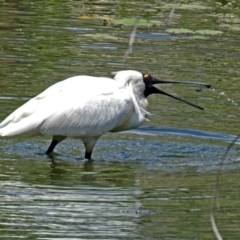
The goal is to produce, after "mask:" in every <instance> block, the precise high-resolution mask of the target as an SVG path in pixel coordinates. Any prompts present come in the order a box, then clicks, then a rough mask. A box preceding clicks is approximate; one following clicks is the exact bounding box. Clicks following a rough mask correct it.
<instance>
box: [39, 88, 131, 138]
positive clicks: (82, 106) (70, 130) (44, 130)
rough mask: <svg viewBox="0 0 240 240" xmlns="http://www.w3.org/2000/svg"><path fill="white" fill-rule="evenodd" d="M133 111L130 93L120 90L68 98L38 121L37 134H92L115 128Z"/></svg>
mask: <svg viewBox="0 0 240 240" xmlns="http://www.w3.org/2000/svg"><path fill="white" fill-rule="evenodd" d="M133 112H134V107H133V102H132V99H131V96H130V95H129V94H127V93H126V92H124V91H123V90H119V91H114V92H112V93H108V94H107V95H106V94H101V95H98V96H92V97H91V98H90V99H89V98H88V99H84V100H82V99H80V98H78V97H75V98H71V99H69V100H68V102H62V104H61V108H58V110H57V111H56V112H55V114H53V115H52V116H50V117H49V118H48V119H46V121H45V122H44V123H43V124H42V125H41V128H40V129H39V131H40V132H41V134H48V135H63V136H72V137H95V136H101V135H102V134H104V133H106V132H109V131H111V130H113V129H115V128H116V127H118V126H121V125H124V123H125V122H126V121H127V119H129V118H130V117H131V114H132V113H133Z"/></svg>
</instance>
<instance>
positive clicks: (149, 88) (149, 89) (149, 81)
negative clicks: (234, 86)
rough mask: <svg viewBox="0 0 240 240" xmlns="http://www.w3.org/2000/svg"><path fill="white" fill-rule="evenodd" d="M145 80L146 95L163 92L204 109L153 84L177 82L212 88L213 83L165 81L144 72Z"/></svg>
mask: <svg viewBox="0 0 240 240" xmlns="http://www.w3.org/2000/svg"><path fill="white" fill-rule="evenodd" d="M143 82H144V84H145V90H144V96H145V97H148V96H149V95H151V94H163V95H166V96H169V97H171V98H174V99H177V100H179V101H181V102H184V103H186V104H188V105H190V106H193V107H196V108H198V109H201V110H203V108H202V107H199V106H197V105H195V104H193V103H190V102H188V101H186V100H183V99H181V98H178V97H175V96H173V95H171V94H168V93H166V92H163V91H162V90H160V89H158V88H155V87H154V86H153V85H154V84H164V83H175V84H188V85H197V86H205V87H207V88H210V87H211V85H209V84H206V83H201V82H179V81H165V80H158V79H157V78H154V77H152V76H151V75H148V74H143Z"/></svg>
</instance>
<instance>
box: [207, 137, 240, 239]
mask: <svg viewBox="0 0 240 240" xmlns="http://www.w3.org/2000/svg"><path fill="white" fill-rule="evenodd" d="M239 138H240V134H238V135H237V136H236V137H235V139H234V140H233V141H232V142H231V143H230V144H229V145H228V147H227V149H226V151H225V153H224V155H223V157H222V159H221V162H220V168H219V170H218V172H217V176H216V181H215V187H214V190H213V198H212V204H211V212H210V221H211V225H212V229H213V232H214V234H215V236H216V238H217V240H223V238H222V236H221V234H220V233H219V231H218V228H217V225H216V222H215V218H214V203H215V202H216V200H217V197H218V192H219V178H220V173H221V171H222V166H223V163H224V161H225V160H226V157H227V154H228V153H229V151H230V150H231V148H232V147H233V145H234V144H235V143H236V142H237V140H238V139H239Z"/></svg>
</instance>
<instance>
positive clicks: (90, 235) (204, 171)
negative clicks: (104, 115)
mask: <svg viewBox="0 0 240 240" xmlns="http://www.w3.org/2000/svg"><path fill="white" fill-rule="evenodd" d="M179 3H180V4H177V5H176V4H175V2H174V1H159V2H158V1H147V2H146V1H66V0H64V1H1V0H0V121H1V120H3V119H4V118H5V117H6V116H7V115H8V114H10V113H11V112H12V111H13V110H15V109H16V108H17V107H19V106H20V105H21V104H23V103H24V102H26V101H27V100H28V99H30V98H31V97H33V96H35V95H36V94H38V93H39V92H41V91H42V90H44V89H45V88H47V87H48V86H50V85H52V84H54V83H56V82H57V81H60V80H63V79H65V78H67V77H70V76H75V75H85V74H87V75H94V76H111V72H114V71H118V70H122V69H135V70H138V71H142V72H144V73H149V74H151V75H153V76H155V77H157V78H160V79H166V80H167V79H172V80H180V81H184V80H185V81H202V82H207V83H209V84H211V85H212V89H202V90H201V91H199V90H200V89H198V88H196V87H186V86H172V85H166V86H161V89H163V90H165V91H167V92H169V93H171V94H174V95H176V96H179V97H182V98H184V99H186V100H188V101H191V102H193V103H195V104H198V105H200V106H202V107H204V108H205V110H204V111H200V110H197V109H194V108H191V107H189V106H187V105H184V104H182V103H179V102H176V101H175V100H173V99H169V98H167V97H165V96H151V97H150V98H149V103H150V106H149V111H150V112H151V113H154V115H151V116H149V119H150V121H149V122H146V123H145V124H144V127H145V128H141V129H140V130H139V131H138V132H131V133H120V134H107V135H106V136H104V137H102V138H101V139H100V141H99V142H98V143H97V145H96V148H95V149H94V152H93V158H94V162H86V161H85V160H84V159H83V156H84V155H83V154H84V151H83V149H84V148H83V145H82V144H81V143H80V142H79V141H78V140H71V139H69V140H66V141H64V142H63V143H62V144H59V146H58V147H57V148H56V155H54V157H53V158H49V157H47V156H46V155H44V152H45V150H46V149H47V147H48V145H49V144H50V138H49V137H42V138H41V137H36V138H27V137H16V138H11V139H5V138H1V139H0V185H1V187H0V195H1V197H0V199H1V201H0V239H21V238H22V239H215V236H214V234H213V231H212V228H211V224H210V206H211V198H212V193H213V188H214V185H215V178H216V172H217V170H218V169H219V167H220V162H221V158H222V156H223V154H224V151H225V149H226V147H227V145H228V142H229V141H230V140H231V139H232V137H233V136H234V135H237V134H238V133H239V132H240V130H239V129H240V123H239V121H238V119H239V113H240V111H239V110H240V108H239V106H240V102H239V101H240V97H239V94H238V93H239V91H238V89H239V87H240V86H239V76H240V70H239V69H240V61H239V60H240V59H239V52H240V47H239V36H238V35H239V22H240V20H239V19H240V11H239V7H240V5H239V3H238V2H237V1H235V2H232V3H231V4H230V1H229V2H228V1H216V2H212V1H198V2H197V3H196V2H194V1H187V3H186V1H185V2H183V1H181V2H179ZM186 4H190V5H186ZM136 16H137V17H139V21H138V24H139V25H138V28H137V32H136V39H135V41H134V44H133V52H132V53H131V54H130V55H129V56H128V58H126V59H124V55H125V53H126V51H127V49H128V41H129V35H130V33H131V31H132V29H133V24H134V23H135V18H136ZM196 90H198V91H196ZM151 127H155V128H151ZM239 169H240V165H239V147H238V145H236V146H235V147H233V149H232V150H231V151H230V153H229V155H228V156H227V158H226V160H225V162H224V164H223V166H222V171H221V175H220V189H219V208H217V209H216V210H215V218H216V223H217V226H218V228H219V231H220V233H221V235H222V237H223V239H238V237H239V235H240V208H239V205H240V201H239V199H240V191H239V183H240V181H239Z"/></svg>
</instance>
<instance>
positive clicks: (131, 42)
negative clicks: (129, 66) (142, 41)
mask: <svg viewBox="0 0 240 240" xmlns="http://www.w3.org/2000/svg"><path fill="white" fill-rule="evenodd" d="M138 20H139V18H136V21H135V23H134V27H133V30H132V32H131V34H130V38H129V42H128V49H127V51H126V52H125V54H124V57H123V61H122V62H125V61H126V59H127V58H128V56H129V55H130V54H131V53H132V51H133V43H134V41H135V37H136V32H137V24H138Z"/></svg>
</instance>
